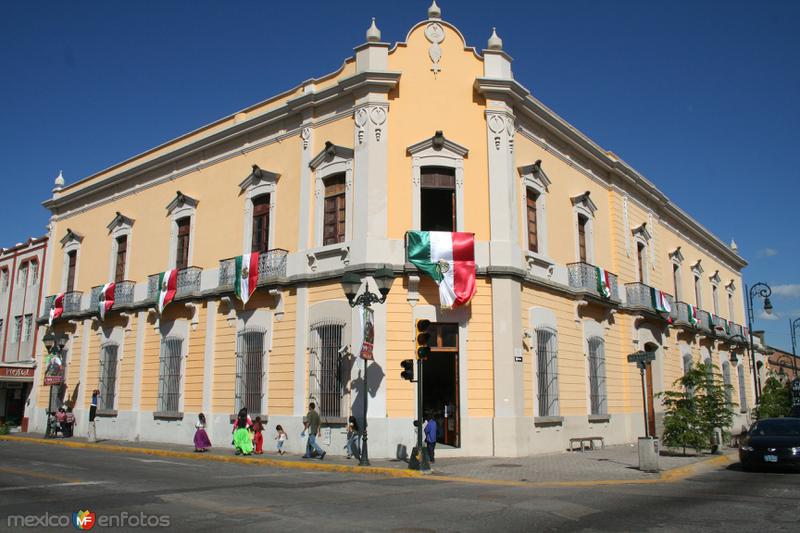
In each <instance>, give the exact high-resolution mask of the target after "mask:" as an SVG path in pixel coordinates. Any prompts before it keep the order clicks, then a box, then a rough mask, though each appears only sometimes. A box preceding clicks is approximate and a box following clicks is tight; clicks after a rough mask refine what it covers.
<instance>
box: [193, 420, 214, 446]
mask: <svg viewBox="0 0 800 533" xmlns="http://www.w3.org/2000/svg"><path fill="white" fill-rule="evenodd" d="M194 427H196V428H197V431H195V432H194V451H196V452H204V451H207V450H208V449H209V448H211V439H209V438H208V433H206V415H204V414H203V413H200V415H199V416H198V417H197V424H195V425H194Z"/></svg>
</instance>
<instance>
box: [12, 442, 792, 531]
mask: <svg viewBox="0 0 800 533" xmlns="http://www.w3.org/2000/svg"><path fill="white" fill-rule="evenodd" d="M79 510H90V511H92V512H94V513H96V517H97V524H98V525H97V526H96V527H95V528H94V529H93V531H100V530H103V529H104V528H103V527H101V526H102V522H101V521H100V520H101V518H102V519H104V520H106V521H108V520H112V519H115V520H123V513H126V514H125V515H124V517H125V518H124V519H125V520H128V522H125V523H126V524H128V525H129V526H131V524H132V525H136V521H137V520H138V521H145V522H148V523H150V524H156V525H158V526H159V527H160V528H161V529H166V530H169V531H197V532H200V531H225V532H226V533H228V532H233V531H245V530H249V531H346V532H349V533H352V532H356V531H390V532H434V531H436V532H440V531H441V532H449V531H492V532H494V531H636V532H641V531H660V532H663V531H687V530H688V531H726V532H731V531H770V532H775V531H798V528H799V527H800V526H799V525H798V518H800V474H793V473H772V472H757V473H749V472H743V471H741V470H740V469H739V468H738V465H732V466H730V467H728V468H722V469H719V470H714V471H711V472H707V473H704V474H701V475H698V476H696V477H693V478H690V479H686V480H683V481H680V482H675V483H657V484H649V485H613V486H603V485H597V486H575V487H569V486H567V487H558V488H552V487H541V486H531V487H524V486H523V487H520V486H516V485H511V484H509V485H508V486H506V485H503V484H492V485H486V484H478V483H466V482H453V481H441V480H438V479H435V478H425V479H404V478H392V477H380V476H368V475H361V474H349V473H340V472H317V471H307V470H297V469H280V468H275V467H267V466H260V465H259V466H248V465H243V464H233V463H220V462H213V461H204V460H190V459H188V460H187V459H173V458H159V457H153V456H145V455H134V454H123V453H110V452H101V451H95V450H86V449H72V448H66V447H61V446H43V445H37V444H30V443H15V442H7V441H3V442H0V530H9V529H20V530H22V529H21V528H20V527H17V528H13V526H15V525H16V526H20V524H22V522H21V520H23V519H24V517H26V516H28V517H39V520H40V521H39V522H36V518H28V520H29V522H28V523H29V524H30V525H31V526H32V527H28V528H27V529H26V530H30V531H37V530H38V531H54V530H58V529H73V525H72V524H71V523H70V524H68V525H64V526H61V527H56V528H50V527H46V526H44V525H43V523H42V522H41V520H42V518H41V517H44V516H45V515H46V516H47V518H48V519H49V520H54V521H55V522H51V524H52V523H57V522H58V521H59V520H66V519H62V518H60V517H65V516H68V517H70V518H71V516H72V513H73V512H76V511H79ZM20 517H23V518H20ZM131 517H134V518H131ZM60 523H62V524H63V521H62V522H60ZM119 523H121V522H117V524H119ZM166 523H168V524H169V526H168V527H164V526H165V525H166ZM106 529H108V528H106ZM114 529H115V530H129V531H134V530H137V528H135V527H128V528H119V527H116V528H114ZM139 529H140V528H139Z"/></svg>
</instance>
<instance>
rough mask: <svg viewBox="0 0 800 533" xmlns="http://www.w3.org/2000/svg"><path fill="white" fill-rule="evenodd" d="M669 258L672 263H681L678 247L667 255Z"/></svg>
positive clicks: (681, 254) (681, 256)
mask: <svg viewBox="0 0 800 533" xmlns="http://www.w3.org/2000/svg"><path fill="white" fill-rule="evenodd" d="M669 258H670V259H671V260H672V262H673V263H683V253H682V252H681V247H680V246H678V247H677V248H675V249H674V250H672V251H671V252H670V253H669Z"/></svg>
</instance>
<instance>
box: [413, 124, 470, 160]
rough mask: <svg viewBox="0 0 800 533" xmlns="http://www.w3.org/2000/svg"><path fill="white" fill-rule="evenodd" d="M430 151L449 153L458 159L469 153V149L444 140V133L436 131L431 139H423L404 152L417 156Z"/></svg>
mask: <svg viewBox="0 0 800 533" xmlns="http://www.w3.org/2000/svg"><path fill="white" fill-rule="evenodd" d="M430 151H433V152H443V151H444V152H449V153H450V154H452V155H454V156H456V157H460V158H464V157H466V156H467V154H468V153H469V149H467V148H465V147H463V146H461V145H460V144H458V143H455V142H453V141H451V140H449V139H447V138H445V136H444V133H442V132H441V130H440V131H437V132H436V133H435V134H434V135H433V137H430V138H429V139H425V140H424V141H420V142H418V143H416V144H412V145H411V146H409V147H408V148H406V152H408V154H409V155H417V154H421V153H423V152H430Z"/></svg>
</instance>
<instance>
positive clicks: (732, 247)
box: [731, 239, 739, 252]
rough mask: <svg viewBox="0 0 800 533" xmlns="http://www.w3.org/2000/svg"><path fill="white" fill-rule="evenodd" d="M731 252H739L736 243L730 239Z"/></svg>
mask: <svg viewBox="0 0 800 533" xmlns="http://www.w3.org/2000/svg"><path fill="white" fill-rule="evenodd" d="M731 250H733V251H734V252H738V251H739V245H738V244H736V241H734V240H733V239H731Z"/></svg>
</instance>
